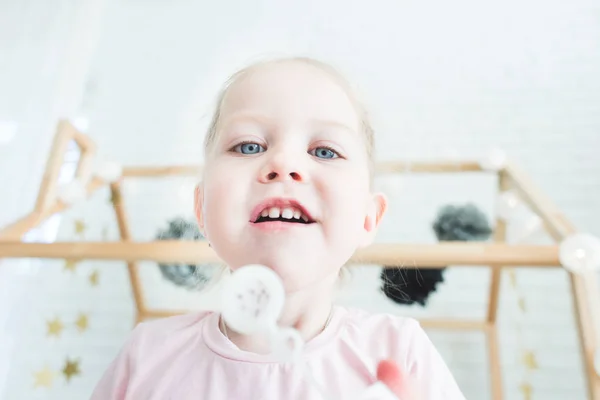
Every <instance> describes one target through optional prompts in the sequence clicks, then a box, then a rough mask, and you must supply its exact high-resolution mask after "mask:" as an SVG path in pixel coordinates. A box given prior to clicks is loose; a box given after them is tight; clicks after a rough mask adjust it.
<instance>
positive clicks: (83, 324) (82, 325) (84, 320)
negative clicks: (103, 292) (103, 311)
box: [75, 314, 89, 332]
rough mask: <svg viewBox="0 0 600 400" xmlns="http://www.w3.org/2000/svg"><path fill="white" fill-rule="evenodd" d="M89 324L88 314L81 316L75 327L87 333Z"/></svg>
mask: <svg viewBox="0 0 600 400" xmlns="http://www.w3.org/2000/svg"><path fill="white" fill-rule="evenodd" d="M88 322H89V321H88V316H87V315H86V314H79V318H77V321H75V325H77V329H79V332H85V330H86V329H87V328H88Z"/></svg>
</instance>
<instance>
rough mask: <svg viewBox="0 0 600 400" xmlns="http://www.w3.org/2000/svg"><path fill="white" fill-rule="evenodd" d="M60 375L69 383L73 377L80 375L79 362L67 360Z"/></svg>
mask: <svg viewBox="0 0 600 400" xmlns="http://www.w3.org/2000/svg"><path fill="white" fill-rule="evenodd" d="M62 373H63V375H64V376H65V379H66V380H67V382H70V381H71V378H72V377H73V376H75V375H79V374H81V370H80V369H79V361H71V360H69V359H68V358H67V361H66V363H65V366H64V368H63V370H62Z"/></svg>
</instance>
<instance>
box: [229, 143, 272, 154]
mask: <svg viewBox="0 0 600 400" xmlns="http://www.w3.org/2000/svg"><path fill="white" fill-rule="evenodd" d="M264 150H265V149H264V148H263V147H262V146H261V145H260V144H258V143H241V144H238V145H237V146H235V151H239V152H240V153H242V154H257V153H260V152H262V151H264Z"/></svg>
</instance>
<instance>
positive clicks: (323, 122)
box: [222, 113, 356, 133]
mask: <svg viewBox="0 0 600 400" xmlns="http://www.w3.org/2000/svg"><path fill="white" fill-rule="evenodd" d="M238 122H254V123H258V124H261V125H273V119H272V118H269V117H267V116H265V115H261V114H250V113H239V114H234V115H232V116H230V117H228V118H226V119H225V120H224V121H223V125H222V126H224V127H225V126H228V125H230V124H233V123H238ZM310 124H311V126H316V127H332V128H337V129H343V130H346V131H348V132H352V133H356V130H355V129H352V128H351V127H349V126H348V125H346V124H344V123H343V122H339V121H335V120H329V119H318V118H317V119H311V120H310Z"/></svg>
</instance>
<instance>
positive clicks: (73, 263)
mask: <svg viewBox="0 0 600 400" xmlns="http://www.w3.org/2000/svg"><path fill="white" fill-rule="evenodd" d="M76 269H77V260H65V270H67V271H71V272H75V270H76Z"/></svg>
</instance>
